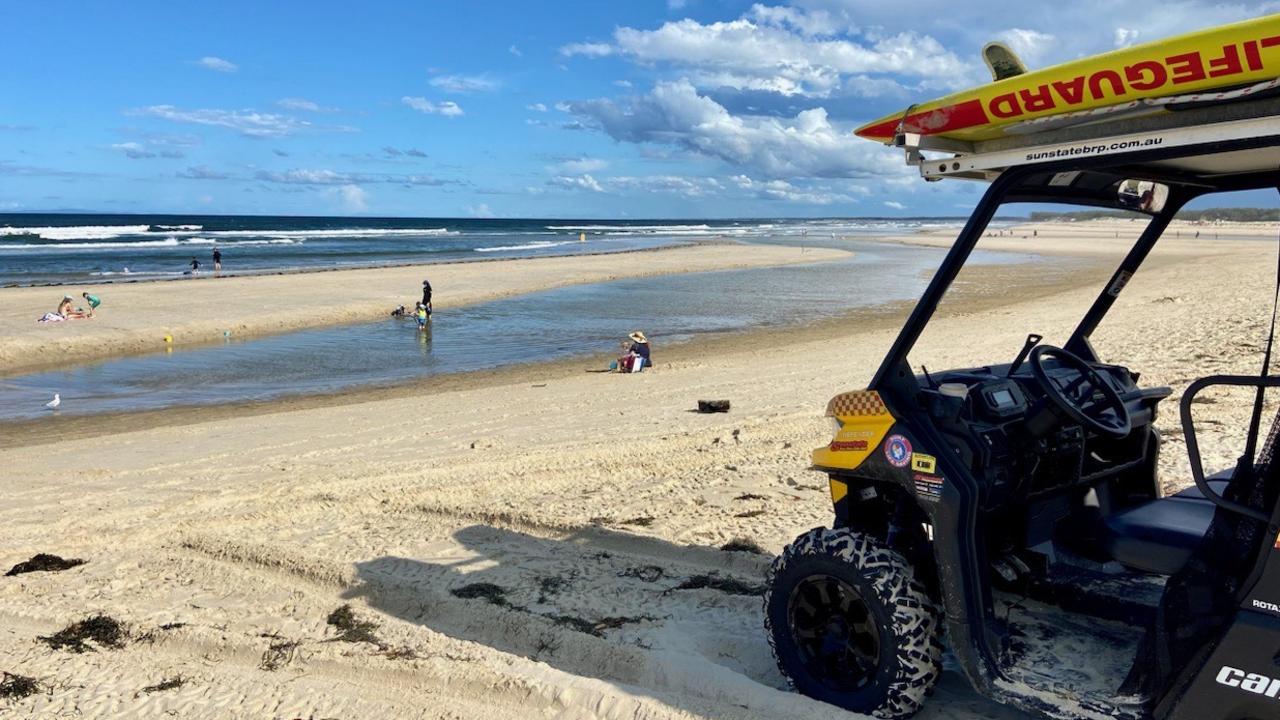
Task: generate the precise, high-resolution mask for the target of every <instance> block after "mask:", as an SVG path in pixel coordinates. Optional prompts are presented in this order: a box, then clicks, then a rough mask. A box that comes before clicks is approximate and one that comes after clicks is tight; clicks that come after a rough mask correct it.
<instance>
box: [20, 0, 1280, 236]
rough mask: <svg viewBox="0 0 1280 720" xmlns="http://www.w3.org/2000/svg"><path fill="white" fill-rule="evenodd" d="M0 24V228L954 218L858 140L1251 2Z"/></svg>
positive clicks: (88, 17) (521, 5)
mask: <svg viewBox="0 0 1280 720" xmlns="http://www.w3.org/2000/svg"><path fill="white" fill-rule="evenodd" d="M1114 5H1115V4H1114V3H1112V2H1110V1H1109V0H1107V1H1104V0H1079V1H1078V2H1073V3H1052V4H1051V3H1033V4H1025V3H1024V4H1011V3H996V2H985V1H983V0H976V1H974V2H969V3H965V4H963V5H957V4H956V3H954V2H942V1H941V0H918V1H917V2H914V3H912V4H911V5H910V10H909V11H904V7H905V6H902V5H897V4H893V3H883V2H868V1H867V0H796V1H795V2H789V3H788V2H777V3H762V4H756V3H750V2H730V1H727V0H683V1H682V0H630V1H628V2H599V1H598V0H594V1H583V2H578V1H573V0H565V1H560V2H554V3H536V2H524V1H515V0H512V1H509V2H483V1H482V0H474V1H473V2H461V1H460V2H444V1H437V2H365V3H361V4H358V5H352V4H350V3H335V2H325V1H312V2H307V3H300V2H298V3H262V2H257V3H247V2H220V3H173V2H165V3H158V2H129V3H118V2H113V3H107V2H76V3H73V2H57V1H53V2H44V3H16V2H9V3H5V4H4V6H3V7H2V8H0V21H2V22H3V25H4V27H6V28H8V29H9V32H6V34H5V41H4V42H3V43H0V63H2V64H3V67H4V68H5V71H4V72H3V74H0V211H53V210H88V211H103V212H174V213H260V214H320V215H329V214H342V215H345V214H352V215H408V216H448V217H459V216H462V217H465V216H497V217H530V216H542V217H551V216H559V217H600V218H615V217H616V218H625V217H727V216H754V217H759V216H837V215H882V216H893V215H960V214H964V213H966V212H967V210H968V209H969V208H970V207H971V206H972V204H973V202H974V201H975V199H976V197H977V193H978V192H979V191H980V189H981V188H980V187H979V186H977V185H971V184H967V183H941V184H934V185H927V186H926V185H925V184H924V183H923V182H921V181H920V180H919V179H918V178H916V177H914V176H912V174H911V173H910V171H908V170H907V169H906V168H905V167H903V166H902V163H901V161H900V157H899V155H898V154H897V153H895V152H893V151H891V150H887V149H883V148H880V147H878V146H875V145H874V144H872V143H868V142H866V141H862V140H857V139H856V138H853V137H852V136H851V135H850V131H851V130H852V128H853V127H855V126H856V125H858V124H859V123H860V122H862V121H865V120H868V119H871V118H874V117H876V116H879V115H881V114H883V113H884V112H887V111H893V110H896V109H899V108H900V107H903V106H905V105H907V104H909V103H911V102H914V101H917V100H922V99H927V98H929V97H932V96H936V95H938V94H942V93H944V92H946V91H948V90H952V89H958V88H961V87H965V86H968V85H972V84H974V83H978V82H981V81H983V79H984V73H985V70H984V69H983V68H982V65H981V62H980V60H979V58H978V49H979V48H980V47H981V46H982V44H983V43H984V42H985V41H987V40H990V39H993V38H1001V39H1004V40H1006V41H1007V42H1009V43H1010V44H1011V45H1013V46H1014V47H1015V48H1016V49H1018V50H1019V51H1020V52H1021V53H1022V54H1023V56H1024V58H1025V59H1026V60H1027V61H1028V64H1030V65H1033V66H1039V65H1044V64H1048V63H1052V62H1055V61H1061V60H1065V59H1069V58H1072V57H1076V56H1079V55H1085V54H1091V53H1094V52H1100V51H1103V50H1108V49H1111V48H1114V47H1117V46H1119V45H1124V44H1129V43H1132V42H1135V41H1136V42H1142V41H1146V40H1153V39H1157V38H1159V37H1161V36H1165V35H1168V34H1171V33H1175V32H1180V31H1184V30H1190V29H1195V28H1198V27H1203V26H1206V25H1211V24H1218V23H1221V22H1227V21H1231V20H1236V19H1243V18H1247V17H1253V16H1257V15H1261V14H1265V13H1267V12H1275V11H1276V10H1277V9H1278V7H1277V3H1270V2H1268V3H1212V2H1202V1H1200V0H1173V1H1172V2H1164V3H1161V4H1160V9H1159V12H1158V13H1153V12H1152V11H1151V6H1150V5H1142V6H1139V4H1131V6H1127V7H1123V8H1120V9H1117V8H1116V7H1114Z"/></svg>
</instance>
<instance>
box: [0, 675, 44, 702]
mask: <svg viewBox="0 0 1280 720" xmlns="http://www.w3.org/2000/svg"><path fill="white" fill-rule="evenodd" d="M38 692H40V683H39V682H38V681H37V680H36V679H35V678H29V677H27V676H26V675H17V674H14V673H8V672H0V700H21V699H22V698H24V697H27V696H29V695H35V694H36V693H38Z"/></svg>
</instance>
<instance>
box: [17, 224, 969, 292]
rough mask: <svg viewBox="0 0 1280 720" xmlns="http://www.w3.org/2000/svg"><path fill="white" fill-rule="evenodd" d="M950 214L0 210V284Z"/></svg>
mask: <svg viewBox="0 0 1280 720" xmlns="http://www.w3.org/2000/svg"><path fill="white" fill-rule="evenodd" d="M958 222H960V219H957V218H914V219H886V218H857V219H822V220H789V219H758V220H637V221H600V220H574V219H551V220H547V219H541V220H506V219H497V220H491V219H474V218H335V217H274V216H235V215H216V216H215V215H79V214H75V215H72V214H3V213H0V287H4V286H15V285H50V284H68V283H76V284H94V283H109V282H128V281H137V280H165V279H177V278H181V277H183V276H184V274H185V273H186V272H187V271H188V270H190V263H191V260H192V259H193V258H194V259H196V260H198V261H199V262H200V263H201V271H211V270H212V269H213V262H212V254H213V250H214V248H217V249H219V251H220V252H221V253H222V263H223V271H224V273H227V274H253V273H274V272H290V271H302V270H318V269H333V268H350V267H373V266H379V265H398V264H409V263H430V262H460V261H470V260H483V259H495V258H513V257H533V256H539V255H571V254H579V253H601V252H620V251H627V250H640V249H646V248H654V247H660V246H664V245H673V244H679V243H687V242H690V241H694V240H700V239H709V238H715V237H730V238H737V239H741V240H761V239H766V238H804V237H808V236H813V237H814V238H815V239H817V238H834V237H837V236H839V237H858V236H867V235H872V234H892V233H901V232H912V231H914V230H918V229H922V228H926V227H930V226H940V225H953V224H956V223H958Z"/></svg>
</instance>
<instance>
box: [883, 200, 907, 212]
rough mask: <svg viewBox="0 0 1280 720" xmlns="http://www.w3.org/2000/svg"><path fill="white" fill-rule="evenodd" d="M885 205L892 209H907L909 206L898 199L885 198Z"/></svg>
mask: <svg viewBox="0 0 1280 720" xmlns="http://www.w3.org/2000/svg"><path fill="white" fill-rule="evenodd" d="M884 206H885V207H887V208H890V209H892V210H906V209H907V206H906V205H903V204H902V203H900V202H898V201H897V200H885V201H884Z"/></svg>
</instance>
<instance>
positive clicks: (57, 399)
mask: <svg viewBox="0 0 1280 720" xmlns="http://www.w3.org/2000/svg"><path fill="white" fill-rule="evenodd" d="M61 404H62V396H61V395H59V394H58V393H54V394H53V399H52V400H50V401H49V402H47V403H45V404H44V406H45V407H47V408H49V409H50V410H57V409H58V406H59V405H61Z"/></svg>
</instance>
